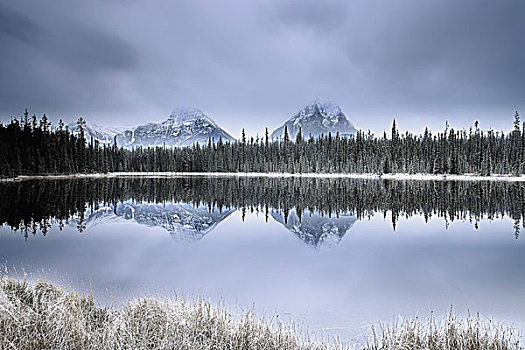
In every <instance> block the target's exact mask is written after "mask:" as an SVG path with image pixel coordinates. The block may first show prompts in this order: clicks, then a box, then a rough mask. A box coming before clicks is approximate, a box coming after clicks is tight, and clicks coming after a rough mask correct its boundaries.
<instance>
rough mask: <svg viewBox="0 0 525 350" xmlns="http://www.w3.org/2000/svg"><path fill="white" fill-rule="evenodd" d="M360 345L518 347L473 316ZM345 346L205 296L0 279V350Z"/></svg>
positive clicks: (412, 326) (374, 337)
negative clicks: (130, 293)
mask: <svg viewBox="0 0 525 350" xmlns="http://www.w3.org/2000/svg"><path fill="white" fill-rule="evenodd" d="M373 330H374V331H373V332H372V333H371V334H370V335H369V336H364V337H363V339H362V341H361V342H360V343H359V344H360V345H357V348H362V349H392V350H396V349H431V350H433V349H472V350H474V349H487V350H488V349H502V350H506V349H509V350H510V349H515V350H517V349H522V346H521V345H520V338H519V336H518V334H516V332H515V331H514V330H513V329H511V328H508V327H505V326H504V325H498V324H496V323H494V322H492V321H488V320H482V319H480V318H479V317H476V318H472V317H470V315H469V316H468V317H466V318H459V317H457V316H455V315H454V314H453V313H450V315H449V316H448V317H447V318H446V319H445V320H443V321H441V322H439V321H435V320H434V319H432V318H431V319H430V320H429V321H427V322H422V321H420V320H419V319H418V318H414V319H413V320H407V321H404V322H401V323H400V324H398V325H395V326H393V327H374V328H373ZM9 348H13V349H289V350H295V349H346V348H347V347H346V346H343V345H340V344H336V343H334V342H324V341H321V340H315V339H311V338H310V337H308V336H307V334H305V333H303V332H299V331H297V329H296V328H294V327H293V326H289V325H285V324H283V323H280V322H279V321H277V320H276V318H273V319H271V320H269V319H265V318H260V317H257V316H255V315H254V313H253V312H247V313H243V314H236V313H231V312H229V311H228V310H226V309H224V308H222V307H220V306H212V305H211V304H210V303H209V302H207V301H204V300H196V301H193V302H188V301H185V300H183V299H173V300H160V299H153V298H149V299H139V300H135V301H130V302H128V303H125V304H123V305H122V306H120V307H118V308H116V307H99V306H97V305H96V304H95V302H94V299H93V296H92V295H87V296H79V295H78V293H75V292H66V291H64V290H62V289H61V288H59V287H57V286H55V285H52V284H50V283H46V282H38V283H34V284H32V283H28V282H26V281H23V282H20V281H17V280H13V279H9V278H8V277H3V278H2V279H1V282H0V349H9Z"/></svg>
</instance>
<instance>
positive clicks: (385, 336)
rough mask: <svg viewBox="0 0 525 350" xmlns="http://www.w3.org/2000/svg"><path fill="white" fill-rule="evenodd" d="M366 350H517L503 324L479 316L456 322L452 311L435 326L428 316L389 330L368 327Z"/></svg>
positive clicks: (513, 334)
mask: <svg viewBox="0 0 525 350" xmlns="http://www.w3.org/2000/svg"><path fill="white" fill-rule="evenodd" d="M366 344H367V345H366V347H365V349H367V350H387V349H389V350H390V349H392V350H397V349H400V350H401V349H422V350H423V349H428V350H452V349H458V350H479V349H483V350H518V349H523V347H522V346H521V345H520V335H519V334H517V332H516V331H515V330H514V329H513V328H511V327H506V326H505V325H504V324H497V323H494V322H493V321H492V320H483V319H481V318H480V316H479V314H478V315H477V316H476V317H475V318H473V317H471V315H470V314H468V315H467V317H465V318H464V319H458V316H457V315H456V314H454V312H453V310H452V308H451V309H450V313H449V314H448V316H447V318H446V319H445V320H443V321H441V322H438V321H436V320H435V319H434V317H433V316H432V315H431V317H430V319H429V320H428V321H426V322H422V321H421V320H420V319H419V317H414V318H413V319H410V320H402V321H401V322H400V323H398V324H394V325H392V326H384V325H380V326H377V327H372V336H371V337H369V338H367V343H366Z"/></svg>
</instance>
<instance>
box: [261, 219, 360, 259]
mask: <svg viewBox="0 0 525 350" xmlns="http://www.w3.org/2000/svg"><path fill="white" fill-rule="evenodd" d="M271 216H272V218H273V219H274V220H275V221H277V222H279V223H281V224H282V225H283V226H284V227H286V228H287V229H288V230H289V231H290V232H292V233H293V234H294V235H295V236H296V237H298V238H299V239H300V240H302V241H303V242H304V243H306V244H308V245H309V246H310V247H312V248H314V249H323V248H329V247H333V246H336V245H337V244H339V242H340V241H341V239H342V238H343V236H344V235H345V234H346V232H347V231H348V230H349V229H350V228H352V226H353V225H354V223H355V222H356V221H357V218H356V217H355V216H351V215H347V214H340V215H339V216H335V215H332V216H331V217H328V216H326V215H325V216H321V215H320V214H319V213H309V212H307V211H305V212H303V213H302V214H301V216H300V217H299V215H297V212H296V210H295V209H292V210H290V212H289V214H288V217H287V218H285V217H284V215H283V213H282V212H280V211H276V210H273V211H272V212H271Z"/></svg>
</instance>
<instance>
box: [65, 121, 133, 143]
mask: <svg viewBox="0 0 525 350" xmlns="http://www.w3.org/2000/svg"><path fill="white" fill-rule="evenodd" d="M67 128H68V129H69V131H71V132H73V133H74V134H78V132H77V130H78V129H77V123H76V122H72V123H69V124H67ZM122 130H123V128H111V127H103V126H100V125H97V124H94V123H91V122H88V121H86V126H85V130H84V132H85V135H86V140H87V141H88V142H89V141H90V139H91V137H93V140H98V141H99V142H100V143H101V144H106V145H109V144H111V143H112V142H113V138H114V137H115V135H117V134H118V133H120V132H122Z"/></svg>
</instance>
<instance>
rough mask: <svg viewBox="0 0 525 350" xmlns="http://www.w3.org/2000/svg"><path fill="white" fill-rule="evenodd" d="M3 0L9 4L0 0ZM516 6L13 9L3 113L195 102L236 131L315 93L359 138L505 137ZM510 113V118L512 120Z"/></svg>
mask: <svg viewBox="0 0 525 350" xmlns="http://www.w3.org/2000/svg"><path fill="white" fill-rule="evenodd" d="M0 2H2V0H0ZM524 12H525V3H523V2H520V1H510V0H502V1H497V2H494V1H488V0H481V1H453V0H444V1H432V0H399V1H380V0H374V1H369V0H367V1H365V0H357V1H352V2H348V1H343V0H327V1H322V2H321V1H313V0H306V1H297V0H284V1H277V0H268V1H236V0H225V1H221V2H215V1H206V0H194V1H187V0H183V1H177V2H172V1H160V0H159V1H156V2H154V3H151V2H148V1H144V0H137V1H89V2H75V3H74V4H72V3H71V2H69V1H64V0H57V1H56V2H46V3H44V2H41V1H37V0H19V1H17V2H7V1H5V6H4V5H0V19H7V20H5V21H3V20H2V21H0V43H1V44H2V45H1V47H0V52H1V53H2V61H1V63H0V75H1V76H2V79H1V80H0V94H1V97H2V99H1V101H0V116H1V117H2V118H4V119H5V118H7V117H9V116H10V115H12V114H17V113H18V114H19V113H20V111H22V110H23V108H25V107H28V108H31V109H32V110H35V112H38V113H44V112H45V113H48V115H51V116H53V115H57V114H59V115H60V116H64V117H66V116H69V117H70V118H75V117H76V116H78V115H84V116H85V117H86V118H89V119H90V120H93V121H94V122H97V123H100V124H126V123H127V124H128V125H133V124H137V123H138V122H144V121H159V120H161V119H162V118H165V117H166V115H167V114H168V113H169V112H170V110H171V109H173V108H174V107H176V106H179V105H192V106H196V107H199V108H201V109H202V110H204V111H206V113H207V114H209V115H210V117H212V118H214V119H216V121H217V122H218V123H219V124H220V125H221V126H223V127H225V129H226V130H228V131H229V132H231V133H232V134H237V132H238V131H239V130H240V129H241V128H242V127H245V128H246V129H247V130H248V133H253V134H255V133H257V132H258V133H262V132H263V131H264V127H266V126H268V127H270V128H274V127H277V126H278V125H280V124H282V123H283V121H284V120H285V119H287V118H289V117H290V116H291V115H292V114H293V113H295V112H296V111H297V110H298V109H300V108H301V107H302V106H303V105H304V104H306V103H308V102H309V101H311V100H313V99H315V98H316V97H321V98H323V97H324V98H327V99H331V100H333V101H334V102H337V103H338V104H340V105H341V107H342V108H343V110H344V111H345V113H347V114H348V115H349V116H350V117H351V118H352V121H353V122H354V123H355V124H356V125H357V126H358V127H362V128H365V129H366V128H371V129H373V130H374V129H375V130H379V131H382V129H384V128H385V127H386V128H388V126H389V125H390V123H391V120H392V118H393V117H394V116H396V118H397V120H398V122H399V124H400V126H403V125H407V126H408V127H412V128H415V129H416V131H418V130H422V128H423V127H424V125H426V124H429V126H431V127H435V126H436V125H438V126H439V127H441V126H442V125H443V124H444V120H445V119H448V120H449V121H450V122H451V124H452V125H454V126H455V127H463V126H466V127H468V126H469V125H470V123H471V122H472V120H473V119H474V117H475V118H476V119H480V121H481V122H482V125H487V124H490V125H491V126H494V127H497V128H505V127H506V125H507V123H504V122H499V121H497V120H496V119H495V116H499V117H503V118H507V117H508V118H509V122H508V124H509V125H510V123H511V120H510V119H511V118H512V116H511V113H512V112H513V111H514V109H525V97H524V96H525V87H524V86H523V83H522V82H523V81H524V78H525V70H524V69H522V68H521V66H522V64H523V62H524V61H525V60H524V59H525V45H524V39H523V35H522V34H523V33H524V32H525V22H524V21H522V20H521V18H520V15H521V14H522V13H524ZM507 114H509V115H507Z"/></svg>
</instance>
